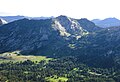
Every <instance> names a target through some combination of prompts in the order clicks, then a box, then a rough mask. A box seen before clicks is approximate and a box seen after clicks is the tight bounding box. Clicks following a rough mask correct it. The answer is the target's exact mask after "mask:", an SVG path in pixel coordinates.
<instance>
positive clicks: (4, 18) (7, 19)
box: [0, 15, 53, 22]
mask: <svg viewBox="0 0 120 82" xmlns="http://www.w3.org/2000/svg"><path fill="white" fill-rule="evenodd" d="M0 18H2V19H3V20H6V21H7V22H13V21H16V20H20V19H23V18H28V19H34V20H40V19H50V18H53V17H28V16H19V15H18V16H0Z"/></svg>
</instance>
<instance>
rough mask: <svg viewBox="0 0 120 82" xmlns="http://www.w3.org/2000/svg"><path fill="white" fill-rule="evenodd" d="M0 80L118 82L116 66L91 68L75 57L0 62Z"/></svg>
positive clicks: (119, 74)
mask: <svg viewBox="0 0 120 82" xmlns="http://www.w3.org/2000/svg"><path fill="white" fill-rule="evenodd" d="M0 81H1V82H5V81H6V82H119V81H120V70H119V69H117V68H109V69H102V68H93V67H88V66H86V65H84V64H82V63H79V62H78V59H77V58H75V57H64V58H59V59H55V60H49V63H46V61H44V60H43V61H41V62H38V63H37V64H36V63H34V62H32V61H30V60H27V61H24V62H16V63H13V62H9V63H1V64H0Z"/></svg>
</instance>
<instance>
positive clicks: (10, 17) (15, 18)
mask: <svg viewBox="0 0 120 82" xmlns="http://www.w3.org/2000/svg"><path fill="white" fill-rule="evenodd" d="M0 18H2V19H4V20H6V21H7V22H12V21H15V20H19V19H23V18H25V16H19V15H18V16H0Z"/></svg>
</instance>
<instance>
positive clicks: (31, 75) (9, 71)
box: [0, 16, 120, 82]
mask: <svg viewBox="0 0 120 82" xmlns="http://www.w3.org/2000/svg"><path fill="white" fill-rule="evenodd" d="M119 35H120V27H119V26H118V27H110V28H105V29H103V28H99V27H98V26H96V25H95V24H94V23H93V22H91V21H89V20H87V19H79V20H78V19H73V18H69V17H66V16H59V17H56V18H52V19H45V20H29V19H22V20H17V21H14V22H11V23H8V24H5V25H2V26H0V53H1V54H0V59H1V66H0V68H1V74H0V75H1V80H2V81H7V80H9V81H15V82H16V81H18V80H19V81H21V82H23V81H28V82H29V81H31V82H37V81H38V82H39V81H41V82H44V81H48V82H49V81H50V82H52V81H54V82H60V81H62V82H64V81H68V82H120V79H119V78H120V44H119V42H120V36H119ZM13 51H20V53H19V54H18V55H17V56H15V55H12V56H9V57H8V56H7V57H6V56H2V53H5V52H13ZM21 54H24V55H28V56H23V55H22V56H21ZM29 55H34V56H30V58H28V57H29ZM35 56H36V57H35ZM41 56H42V57H41ZM32 57H33V58H32ZM39 57H40V59H39ZM48 57H49V58H50V59H48ZM42 58H43V59H42ZM51 58H52V60H51ZM20 59H22V60H25V61H16V60H20ZM3 60H5V62H4V63H2V62H3ZM10 60H12V61H11V62H6V61H10ZM26 60H27V61H26ZM14 61H16V62H14Z"/></svg>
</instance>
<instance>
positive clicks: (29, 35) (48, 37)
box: [0, 15, 101, 55]
mask: <svg viewBox="0 0 120 82" xmlns="http://www.w3.org/2000/svg"><path fill="white" fill-rule="evenodd" d="M86 20H87V19H85V20H83V19H80V20H76V19H73V18H70V17H67V16H62V15H61V16H59V17H56V18H51V19H45V20H43V19H42V20H32V19H21V20H17V21H14V22H11V23H8V24H6V25H3V26H1V27H0V44H1V45H0V47H1V48H0V53H2V52H6V51H16V50H20V51H21V52H24V54H28V53H29V54H30V53H31V54H42V55H47V54H49V55H54V53H55V50H58V49H60V48H62V47H63V46H64V45H67V44H68V42H69V40H71V39H74V40H78V39H79V38H81V37H83V36H86V35H88V34H89V33H91V31H89V29H88V27H86V24H87V23H90V24H91V21H89V20H87V21H86ZM80 21H82V22H80ZM84 21H85V22H84ZM82 26H83V27H82ZM85 27H86V28H85ZM89 27H90V28H91V29H92V28H98V30H100V29H101V28H99V27H96V26H95V24H93V23H92V24H91V25H89ZM93 31H96V30H93Z"/></svg>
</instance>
